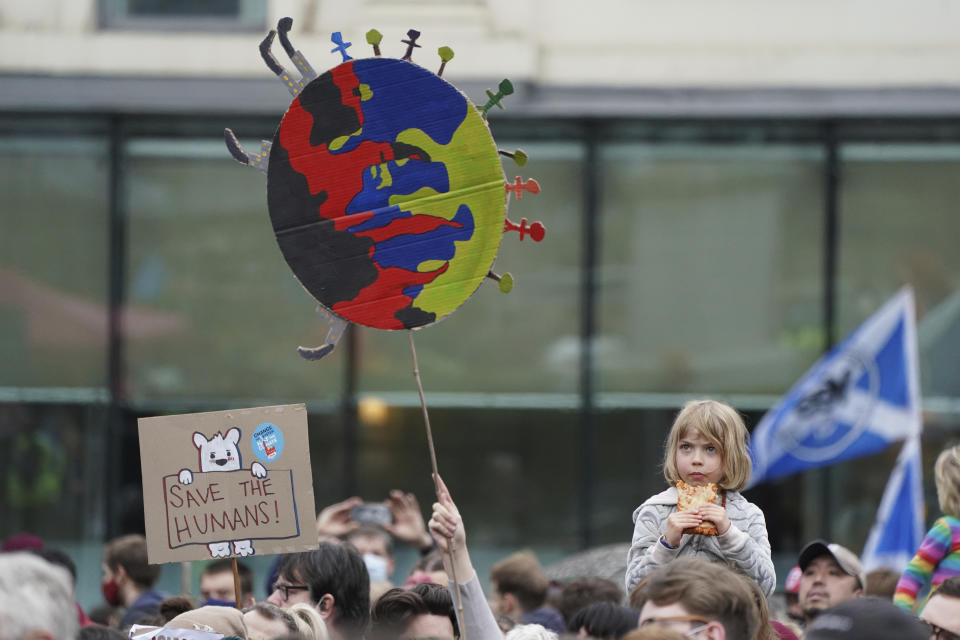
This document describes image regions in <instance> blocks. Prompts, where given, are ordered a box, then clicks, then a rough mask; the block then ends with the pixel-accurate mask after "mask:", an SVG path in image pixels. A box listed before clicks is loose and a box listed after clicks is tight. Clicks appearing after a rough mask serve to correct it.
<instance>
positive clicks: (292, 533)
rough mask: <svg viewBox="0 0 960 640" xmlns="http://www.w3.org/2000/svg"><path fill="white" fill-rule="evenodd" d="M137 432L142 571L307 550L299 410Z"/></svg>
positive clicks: (309, 515) (309, 502)
mask: <svg viewBox="0 0 960 640" xmlns="http://www.w3.org/2000/svg"><path fill="white" fill-rule="evenodd" d="M138 426H139V431H140V466H141V469H142V471H143V503H144V514H145V524H146V530H147V556H148V559H149V561H150V562H151V563H153V564H158V563H163V562H180V561H184V560H204V559H208V558H224V557H229V556H249V555H253V554H260V555H262V554H269V553H289V552H295V551H307V550H309V549H316V548H317V538H316V534H315V532H314V528H313V521H314V509H313V476H312V474H311V471H310V447H309V443H308V440H307V411H306V407H305V406H304V405H302V404H296V405H280V406H273V407H260V408H256V409H235V410H230V411H213V412H209V413H191V414H183V415H176V416H162V417H155V418H141V419H140V420H138Z"/></svg>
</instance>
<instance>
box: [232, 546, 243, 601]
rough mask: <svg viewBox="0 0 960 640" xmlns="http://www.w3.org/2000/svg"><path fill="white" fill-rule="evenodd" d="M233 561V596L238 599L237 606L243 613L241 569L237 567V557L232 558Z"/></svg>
mask: <svg viewBox="0 0 960 640" xmlns="http://www.w3.org/2000/svg"><path fill="white" fill-rule="evenodd" d="M231 560H233V596H234V598H235V599H236V605H237V610H238V611H241V612H242V611H243V605H242V604H240V569H239V568H238V567H237V556H233V557H232V558H231Z"/></svg>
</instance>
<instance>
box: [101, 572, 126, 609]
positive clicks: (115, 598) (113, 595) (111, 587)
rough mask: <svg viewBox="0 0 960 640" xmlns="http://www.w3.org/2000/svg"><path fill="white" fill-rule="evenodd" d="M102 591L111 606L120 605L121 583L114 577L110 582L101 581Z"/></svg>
mask: <svg viewBox="0 0 960 640" xmlns="http://www.w3.org/2000/svg"><path fill="white" fill-rule="evenodd" d="M100 591H101V592H103V599H104V600H106V601H107V604H108V605H110V606H111V607H119V606H120V604H121V602H120V585H118V584H117V582H116V581H115V580H113V579H111V580H110V581H109V582H101V583H100Z"/></svg>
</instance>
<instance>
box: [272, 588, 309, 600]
mask: <svg viewBox="0 0 960 640" xmlns="http://www.w3.org/2000/svg"><path fill="white" fill-rule="evenodd" d="M273 590H274V591H279V592H280V595H281V596H283V601H284V602H286V601H287V600H289V599H290V592H291V591H310V587H308V586H307V585H305V584H274V585H273Z"/></svg>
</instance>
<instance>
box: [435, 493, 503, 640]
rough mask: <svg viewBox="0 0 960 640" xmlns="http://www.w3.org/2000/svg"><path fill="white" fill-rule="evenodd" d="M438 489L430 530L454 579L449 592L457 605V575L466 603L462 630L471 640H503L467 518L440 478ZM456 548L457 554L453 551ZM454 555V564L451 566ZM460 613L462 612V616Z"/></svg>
mask: <svg viewBox="0 0 960 640" xmlns="http://www.w3.org/2000/svg"><path fill="white" fill-rule="evenodd" d="M437 485H438V486H439V488H440V500H439V502H435V503H434V504H433V515H432V516H431V517H430V523H429V528H430V532H431V533H432V534H433V537H434V539H435V540H436V541H437V546H438V547H440V549H441V550H442V551H443V552H444V555H443V566H444V569H446V571H447V575H448V576H450V582H449V583H448V588H449V589H450V595H451V597H452V598H453V601H454V603H456V601H457V595H456V592H454V588H455V587H454V584H453V575H454V573H456V576H457V581H458V582H459V583H460V584H459V585H457V586H458V587H459V589H460V597H461V599H462V602H463V616H462V619H461V620H460V628H461V629H463V630H464V631H465V633H464V635H465V637H466V638H467V640H502V639H503V634H502V633H501V632H500V627H498V626H497V621H496V620H495V619H494V617H493V612H492V611H490V607H489V606H488V605H487V599H486V597H485V596H484V595H483V589H482V588H481V587H480V580H479V579H478V578H477V572H476V571H475V570H474V568H473V563H472V562H470V553H469V552H468V551H467V534H466V531H465V529H464V527H463V518H461V517H460V511H459V510H457V505H456V504H454V502H453V499H452V498H451V497H450V491H449V490H448V489H447V485H445V484H444V482H443V480H442V479H441V478H440V476H437ZM451 547H452V548H453V554H450V553H449V551H450V549H451ZM451 555H452V556H453V558H452V563H453V564H451ZM458 613H459V612H458Z"/></svg>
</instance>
